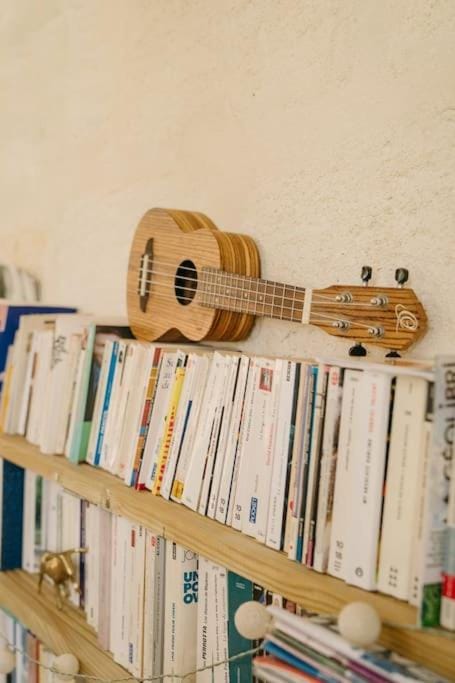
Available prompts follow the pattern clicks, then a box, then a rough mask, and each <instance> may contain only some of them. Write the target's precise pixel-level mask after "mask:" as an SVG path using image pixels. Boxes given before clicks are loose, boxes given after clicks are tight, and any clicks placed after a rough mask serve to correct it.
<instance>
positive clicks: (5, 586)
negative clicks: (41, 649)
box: [0, 570, 129, 678]
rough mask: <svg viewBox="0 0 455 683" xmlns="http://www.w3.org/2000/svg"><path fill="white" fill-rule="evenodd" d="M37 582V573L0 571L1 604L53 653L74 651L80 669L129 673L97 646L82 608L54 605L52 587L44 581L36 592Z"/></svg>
mask: <svg viewBox="0 0 455 683" xmlns="http://www.w3.org/2000/svg"><path fill="white" fill-rule="evenodd" d="M37 586H38V578H37V576H33V575H30V574H27V573H26V572H23V571H19V570H17V571H13V572H0V607H1V608H2V609H5V610H7V611H8V612H10V613H11V614H12V615H13V616H14V617H16V619H17V620H18V621H20V622H21V623H22V624H24V626H26V627H27V628H28V629H29V630H30V631H32V633H34V634H35V636H37V638H39V640H41V641H42V642H43V643H44V644H45V645H46V646H47V647H48V648H49V649H50V650H51V651H52V652H54V653H55V654H57V655H60V654H63V653H64V652H71V653H72V654H74V655H75V656H76V657H77V658H78V659H79V662H80V664H81V673H83V674H86V675H88V676H100V677H101V678H125V677H127V676H128V675H129V674H128V672H127V671H126V670H125V669H123V668H122V667H121V666H119V665H118V664H116V663H115V662H114V660H113V659H112V657H111V655H110V654H109V653H107V652H105V651H104V650H102V649H101V648H100V646H99V645H98V642H97V638H96V634H95V632H94V630H93V629H92V628H91V627H90V626H88V624H87V622H86V620H85V616H84V614H83V612H82V610H80V609H77V608H75V607H72V606H70V605H65V606H64V608H63V609H62V610H59V609H57V606H56V602H55V594H54V591H53V589H52V587H51V586H48V585H44V586H43V592H42V594H39V593H38V588H37Z"/></svg>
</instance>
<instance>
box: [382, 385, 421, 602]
mask: <svg viewBox="0 0 455 683" xmlns="http://www.w3.org/2000/svg"><path fill="white" fill-rule="evenodd" d="M427 390H428V386H427V382H426V380H424V379H422V378H420V377H412V376H408V375H402V376H400V377H397V380H396V385H395V399H394V404H393V416H392V425H391V432H390V447H389V456H388V465H387V481H386V488H385V499H384V514H383V520H382V535H381V552H380V557H379V572H378V589H379V590H380V591H382V592H383V593H388V594H389V595H393V596H394V597H396V598H401V599H402V600H407V599H408V598H409V587H410V586H409V576H410V573H411V568H412V542H413V535H412V529H413V520H414V515H415V512H416V509H415V508H416V503H417V495H418V494H419V493H420V491H419V488H418V474H419V470H420V459H421V458H422V457H423V455H424V453H423V451H422V447H421V445H422V443H424V433H423V432H424V429H425V411H426V403H427Z"/></svg>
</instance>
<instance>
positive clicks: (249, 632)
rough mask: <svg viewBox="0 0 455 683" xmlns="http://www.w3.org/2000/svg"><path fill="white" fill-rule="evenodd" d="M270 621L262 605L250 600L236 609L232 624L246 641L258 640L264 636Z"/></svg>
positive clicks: (269, 616)
mask: <svg viewBox="0 0 455 683" xmlns="http://www.w3.org/2000/svg"><path fill="white" fill-rule="evenodd" d="M271 619H272V617H271V615H270V614H269V612H267V610H266V608H265V607H264V605H261V604H260V603H259V602H255V601H254V600H250V601H249V602H244V603H243V605H240V607H239V608H238V609H237V611H236V613H235V616H234V623H235V627H236V629H237V631H238V632H239V633H240V635H241V636H243V637H244V638H247V639H248V640H258V639H259V638H263V637H264V636H265V634H266V632H267V628H268V626H269V624H270V621H271Z"/></svg>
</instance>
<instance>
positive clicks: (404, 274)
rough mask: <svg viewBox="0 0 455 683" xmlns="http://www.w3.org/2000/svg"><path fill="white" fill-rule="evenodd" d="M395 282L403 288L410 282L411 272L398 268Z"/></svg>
mask: <svg viewBox="0 0 455 683" xmlns="http://www.w3.org/2000/svg"><path fill="white" fill-rule="evenodd" d="M395 280H396V283H397V285H398V287H403V285H404V284H405V283H406V282H407V281H408V280H409V270H407V268H397V269H396V271H395Z"/></svg>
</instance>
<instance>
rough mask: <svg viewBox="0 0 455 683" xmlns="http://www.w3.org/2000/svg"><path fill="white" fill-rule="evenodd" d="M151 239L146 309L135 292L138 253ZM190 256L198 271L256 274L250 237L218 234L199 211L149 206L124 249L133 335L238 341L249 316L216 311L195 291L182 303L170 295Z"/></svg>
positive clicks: (256, 260)
mask: <svg viewBox="0 0 455 683" xmlns="http://www.w3.org/2000/svg"><path fill="white" fill-rule="evenodd" d="M150 239H152V240H153V257H152V269H151V270H150V272H149V277H148V278H147V282H148V285H149V288H150V295H149V300H148V303H147V310H146V312H145V313H144V312H142V311H141V309H140V305H139V297H138V294H137V290H138V281H139V279H140V267H141V257H142V254H143V253H144V252H145V250H146V245H147V241H148V240H150ZM187 259H191V262H192V264H194V267H195V268H196V271H197V273H198V276H199V275H200V274H201V272H202V270H203V269H204V268H216V269H221V270H225V271H227V272H234V273H236V272H238V273H242V274H245V275H252V276H256V277H258V276H259V274H260V263H259V255H258V252H257V249H256V247H255V245H254V243H253V241H252V240H251V239H250V238H249V237H246V236H243V235H230V234H229V233H221V232H220V231H218V229H217V228H216V226H215V225H214V224H213V223H212V222H211V221H210V220H209V219H208V218H207V217H206V216H203V215H202V214H197V213H194V212H190V211H173V210H165V209H152V210H150V211H148V212H147V213H146V214H145V216H144V217H143V218H142V220H141V222H140V223H139V226H138V228H137V231H136V235H135V238H134V241H133V245H132V248H131V252H130V260H129V267H128V279H127V305H128V317H129V321H130V326H131V328H132V330H133V332H134V334H135V336H136V337H138V338H139V339H147V340H150V341H152V340H156V339H160V340H165V341H179V340H180V339H188V340H191V341H201V340H203V339H206V340H211V341H227V340H230V341H238V340H240V339H244V338H245V337H246V336H247V335H248V334H249V332H250V330H251V328H252V326H253V323H254V318H253V317H252V316H251V315H248V314H245V313H243V312H233V311H222V310H218V309H214V308H207V307H204V306H202V305H200V297H201V292H200V290H199V289H198V290H197V291H196V296H195V298H194V300H193V301H191V303H189V304H188V305H182V304H181V303H179V301H178V300H177V298H176V296H175V274H176V272H177V269H178V267H179V265H180V264H181V263H182V262H183V261H185V260H187Z"/></svg>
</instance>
